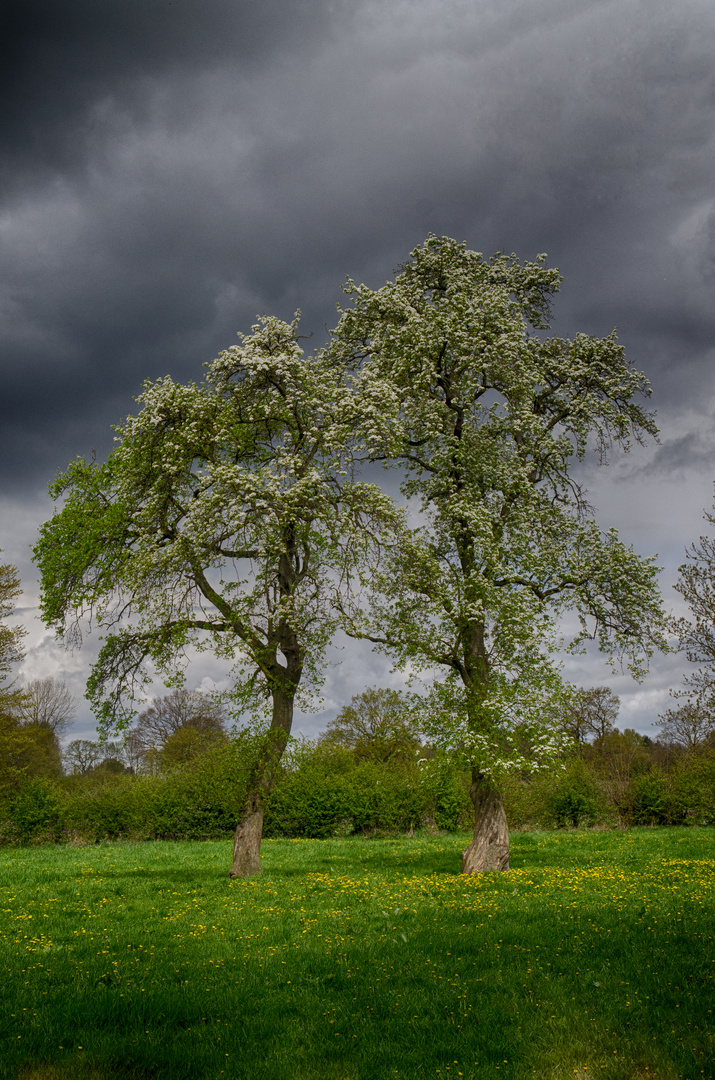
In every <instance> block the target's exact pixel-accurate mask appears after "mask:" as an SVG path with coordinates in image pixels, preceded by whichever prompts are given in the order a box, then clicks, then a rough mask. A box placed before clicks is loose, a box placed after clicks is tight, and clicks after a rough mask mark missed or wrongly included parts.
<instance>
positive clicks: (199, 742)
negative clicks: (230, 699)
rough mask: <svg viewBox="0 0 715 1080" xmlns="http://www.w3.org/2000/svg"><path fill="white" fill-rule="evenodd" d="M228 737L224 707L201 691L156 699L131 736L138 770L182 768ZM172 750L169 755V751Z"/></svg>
mask: <svg viewBox="0 0 715 1080" xmlns="http://www.w3.org/2000/svg"><path fill="white" fill-rule="evenodd" d="M225 733H226V709H225V706H224V705H223V704H221V703H219V702H217V701H215V700H214V699H212V698H211V697H210V696H209V695H208V694H202V693H201V692H200V691H199V690H186V689H185V688H183V687H182V688H180V689H178V690H173V691H172V692H171V693H170V694H167V695H166V696H165V697H161V698H160V697H156V698H154V699H153V701H152V702H151V705H150V706H149V708H148V709H145V710H144V711H143V712H141V713H140V714H139V716H138V718H137V722H136V724H135V726H134V728H133V729H132V730H131V732H130V733H129V738H130V740H131V754H132V757H133V758H134V757H136V763H135V768H136V767H141V765H142V764H148V763H154V764H156V765H159V764H161V763H162V762H164V763H165V764H169V763H171V764H179V763H181V762H182V761H186V760H189V759H190V758H191V757H195V756H196V755H197V754H198V753H200V752H201V750H202V749H203V750H206V749H208V747H209V746H210V745H211V743H212V742H215V741H216V740H217V739H220V738H221V737H222V736H225ZM169 746H171V747H173V750H170V751H169V753H168V754H167V748H168V747H169Z"/></svg>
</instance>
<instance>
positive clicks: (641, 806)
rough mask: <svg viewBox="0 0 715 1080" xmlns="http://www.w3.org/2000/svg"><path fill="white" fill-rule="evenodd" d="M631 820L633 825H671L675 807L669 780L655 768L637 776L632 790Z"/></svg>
mask: <svg viewBox="0 0 715 1080" xmlns="http://www.w3.org/2000/svg"><path fill="white" fill-rule="evenodd" d="M630 803H631V815H630V818H631V822H632V824H633V825H670V824H672V823H673V817H674V808H673V800H672V798H671V794H670V790H669V787H668V781H667V779H666V778H665V776H663V774H662V773H661V772H657V771H656V770H653V771H652V772H649V773H645V775H643V776H637V777H636V778H635V779H634V780H633V782H632V784H631V790H630Z"/></svg>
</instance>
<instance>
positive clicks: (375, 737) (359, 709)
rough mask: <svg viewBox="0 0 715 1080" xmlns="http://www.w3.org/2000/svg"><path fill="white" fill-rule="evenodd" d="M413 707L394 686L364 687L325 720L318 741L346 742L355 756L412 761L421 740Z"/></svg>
mask: <svg viewBox="0 0 715 1080" xmlns="http://www.w3.org/2000/svg"><path fill="white" fill-rule="evenodd" d="M413 710H414V705H413V704H412V703H411V702H410V701H409V700H407V699H406V698H405V696H404V695H403V694H401V693H400V692H399V691H397V690H390V689H387V688H385V687H381V688H374V687H373V688H371V689H368V690H364V691H363V692H362V693H361V694H355V696H354V697H353V698H352V700H351V701H350V704H349V705H346V706H345V707H344V708H343V709H341V710H340V712H339V713H338V715H337V716H336V717H335V719H334V720H330V721H329V722H328V724H327V726H326V728H325V731H324V732H323V734H322V735H321V736H320V742H321V744H323V745H324V746H326V747H330V746H345V747H347V748H348V749H350V750H352V751H353V753H354V754H355V756H356V757H357V758H358V760H366V761H383V762H388V761H391V762H397V761H403V762H409V761H413V762H414V760H415V758H416V753H417V751H418V749H419V747H420V745H421V742H420V735H419V730H418V728H417V725H416V722H415V717H414V711H413Z"/></svg>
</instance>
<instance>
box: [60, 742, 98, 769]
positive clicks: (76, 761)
mask: <svg viewBox="0 0 715 1080" xmlns="http://www.w3.org/2000/svg"><path fill="white" fill-rule="evenodd" d="M103 756H104V751H103V749H102V747H101V746H100V745H99V743H98V742H95V741H94V740H93V739H73V740H72V742H70V743H68V744H67V746H66V747H65V748H64V750H63V752H62V764H63V765H64V769H65V772H66V773H69V774H70V775H71V776H83V775H84V774H85V773H89V772H91V771H92V769H94V767H95V766H96V765H99V763H100V761H101V760H102V757H103Z"/></svg>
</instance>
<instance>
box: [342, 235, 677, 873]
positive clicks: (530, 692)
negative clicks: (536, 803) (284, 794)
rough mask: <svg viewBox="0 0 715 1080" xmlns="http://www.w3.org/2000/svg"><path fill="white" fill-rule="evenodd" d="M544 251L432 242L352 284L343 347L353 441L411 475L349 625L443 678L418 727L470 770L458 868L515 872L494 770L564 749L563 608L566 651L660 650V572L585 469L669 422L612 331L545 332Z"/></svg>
mask: <svg viewBox="0 0 715 1080" xmlns="http://www.w3.org/2000/svg"><path fill="white" fill-rule="evenodd" d="M544 259H545V256H539V258H538V259H537V261H536V262H534V263H524V264H523V265H522V264H520V263H519V261H518V260H517V259H516V257H515V256H505V255H503V254H498V255H495V256H494V257H493V258H491V259H490V260H485V259H483V258H482V256H481V255H480V254H478V253H476V252H473V251H469V250H467V248H466V246H465V245H464V244H459V243H457V242H455V241H454V240H451V239H449V238H446V237H442V238H438V237H435V236H430V237H429V238H428V239H427V241H426V242H425V243H424V244H423V245H422V246H421V247H419V248H417V249H415V250H414V251H413V252H412V254H411V256H410V259H409V261H408V262H407V263H406V264H405V265H404V266H403V267H402V269H401V270H400V272H399V273H398V274H397V275H396V277H395V279H394V280H393V281H391V282H388V283H387V284H386V285H384V286H383V287H382V288H380V289H377V290H372V289H370V288H368V287H367V286H365V285H361V286H357V285H355V283H354V282H352V281H350V280H349V281H348V283H347V285H346V287H345V292H346V293H347V295H348V297H349V298H350V301H351V303H350V304H349V305H346V306H345V307H344V308H343V309H342V313H341V318H340V321H339V324H338V326H337V328H336V330H335V331H334V334H333V341H332V344H331V350H332V354H333V355H334V356H335V358H336V360H339V361H340V362H341V363H342V364H344V365H345V366H346V367H352V368H353V369H354V370H355V371H356V372H357V376H356V383H355V390H354V399H353V408H354V409H355V415H356V418H358V419H359V423H356V431H357V432H358V435H357V439H358V442H359V443H360V445H361V447H362V450H363V452H364V453H365V454H366V455H367V457H369V458H370V459H372V460H373V461H382V462H383V463H384V464H385V465H387V466H391V467H394V468H397V469H399V470H401V471H402V473H403V476H404V482H403V487H402V490H403V492H404V494H405V495H406V496H407V498H408V500H410V504H409V505H410V507H411V508H412V511H413V515H414V516H413V528H412V529H411V530H410V531H409V533H408V535H407V536H405V537H404V538H403V539H402V541H401V543H400V545H399V548H398V549H396V550H395V551H394V553H393V557H392V558H388V559H387V561H385V560H383V562H382V563H381V565H379V566H375V567H373V568H372V569H371V571H370V572H369V574H367V575H366V578H365V584H366V587H367V590H368V593H369V595H370V597H371V601H370V603H369V604H367V605H363V606H362V607H359V606H358V605H356V604H353V605H346V607H345V617H346V623H347V626H348V630H349V632H351V633H354V634H357V635H360V636H363V637H366V638H369V639H370V640H371V641H373V642H375V643H376V645H377V646H378V647H380V648H382V649H384V650H386V651H388V652H389V653H391V654H392V655H393V657H395V658H396V661H397V663H398V665H400V666H402V667H403V668H405V667H408V668H410V669H412V670H415V669H417V670H419V669H422V670H423V671H424V670H427V671H428V672H429V673H430V674H431V675H434V674H435V673H439V672H440V671H441V672H442V673H443V674H444V677H443V678H438V679H437V680H436V681H435V682H434V684H433V687H432V692H431V694H430V698H429V701H428V707H427V710H426V713H427V715H426V718H425V720H424V721H423V724H422V727H423V730H427V732H428V733H430V734H431V736H432V738H433V740H434V741H435V742H437V743H438V744H441V745H442V746H443V747H445V748H446V749H448V750H450V751H451V752H452V753H454V754H459V755H461V756H462V758H463V759H464V760H465V761H466V762H468V763H469V765H470V766H471V770H472V787H471V795H472V800H473V803H474V810H475V828H474V839H473V842H472V843H471V845H470V846H469V847H468V848H467V850H466V851H465V852H464V856H463V870H464V871H465V872H478V871H484V870H493V869H499V870H505V869H508V867H509V838H508V830H507V824H506V818H505V814H504V809H503V805H502V799H501V795H500V791H499V783H500V778H501V777H502V776H503V775H504V773H505V772H506V771H507V770H510V769H511V770H513V769H519V770H522V769H534V768H539V767H541V766H542V765H544V764H546V763H547V762H548V761H549V760H551V759H553V757H554V755H555V754H556V753H557V752H558V750H559V747H560V737H559V732H558V726H559V725H558V716H559V713H560V711H561V710H560V708H559V703H560V701H561V703H562V699H563V695H564V693H565V692H566V688H565V687H564V685H563V683H562V681H561V678H560V674H559V669H558V665H557V664H556V663H555V662H554V657H553V654H554V652H555V650H556V649H557V648H558V647H559V646H560V644H561V641H560V637H559V633H558V620H559V617H560V616H561V615H562V614H563V613H564V612H566V611H567V610H571V611H574V612H576V613H577V615H578V618H579V621H580V631H579V633H577V634H576V635H575V637H574V640H573V641H572V642H571V644H572V647H578V646H579V644H580V643H581V642H582V641H583V640H584V638H586V637H587V636H591V637H594V638H595V639H596V640H597V642H598V644H599V645H600V647H601V648H602V649H603V650H605V651H606V652H608V653H610V654H611V655H614V654H615V655H619V656H620V657H621V658H622V659H625V661H626V662H627V663H628V664H629V666H630V667H631V669H632V671H633V673H634V674H636V675H640V674H641V673H642V671H643V669H644V664H645V662H646V661H647V659H648V657H649V656H650V655H651V654H652V651H653V650H654V649H655V648H661V647H664V646H665V641H664V639H663V636H662V631H661V627H662V621H663V615H662V611H661V605H660V598H659V593H658V590H657V586H656V577H657V568H656V566H655V565H654V564H653V561H652V560H651V559H643V558H640V557H639V556H638V555H636V554H635V553H634V551H633V550H632V549H631V548H629V547H627V546H626V545H625V544H623V543H622V542H621V540H620V539H619V538H618V536H617V534H616V532H615V531H614V530H610V531H608V532H605V533H604V532H602V531H601V530H600V529H599V527H598V526H597V524H596V523H595V521H594V520H593V517H592V514H591V512H590V509H589V507H588V505H587V503H586V501H585V498H584V493H583V491H582V490H581V487H580V486H579V483H578V481H577V479H576V477H575V476H574V472H573V469H572V465H573V462H574V460H578V459H579V458H582V457H583V456H584V453H585V452H586V449H587V447H588V446H589V444H590V445H595V446H596V448H598V449H600V451H601V452H602V453H605V452H606V450H607V449H609V448H610V447H611V446H612V445H613V444H620V445H621V446H622V447H625V448H627V447H628V445H629V441H630V440H631V439H632V438H635V439H637V440H639V441H640V440H642V439H643V438H644V437H645V436H647V435H654V434H655V433H656V428H655V425H654V422H653V419H652V417H651V416H650V415H648V414H647V413H646V412H644V411H643V409H642V408H641V406H640V405H638V404H637V403H636V401H635V400H634V399H635V398H636V396H637V395H638V394H643V393H647V392H648V384H647V382H646V380H645V378H644V377H643V375H642V374H640V373H639V372H637V371H634V370H632V369H630V368H629V367H627V365H626V363H625V359H624V354H623V349H622V348H621V346H620V345H619V344H618V343H617V341H616V338H615V334H612V335H610V336H609V337H606V338H604V339H594V338H592V337H588V336H586V335H585V334H579V335H577V336H576V337H575V339H574V340H573V341H569V340H564V339H561V338H555V337H550V336H547V335H546V334H545V333H539V332H540V331H545V330H547V328H548V315H549V299H550V297H551V295H553V294H554V293H555V292H556V291H557V289H558V286H559V283H560V280H561V279H560V276H559V274H558V271H556V270H553V269H548V268H547V267H546V266H545V263H544Z"/></svg>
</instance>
